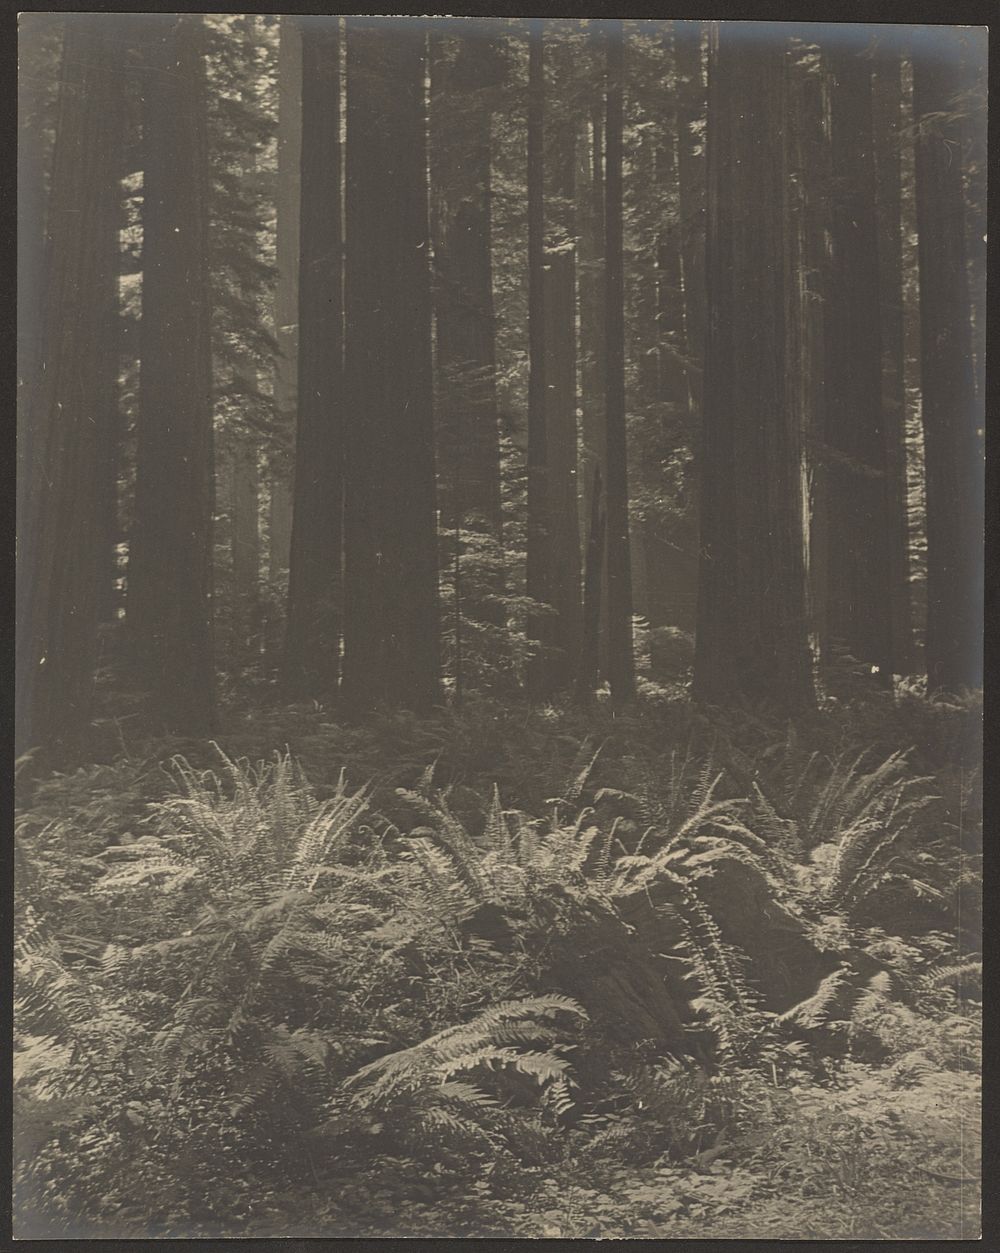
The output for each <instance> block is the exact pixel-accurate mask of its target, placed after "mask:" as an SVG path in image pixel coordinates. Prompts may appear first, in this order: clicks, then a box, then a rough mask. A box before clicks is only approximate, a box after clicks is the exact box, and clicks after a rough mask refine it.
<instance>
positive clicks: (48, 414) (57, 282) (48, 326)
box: [14, 14, 124, 754]
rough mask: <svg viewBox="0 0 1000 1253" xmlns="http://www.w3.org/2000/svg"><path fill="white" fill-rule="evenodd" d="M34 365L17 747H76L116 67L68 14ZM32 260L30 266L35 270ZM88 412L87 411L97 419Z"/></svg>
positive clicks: (95, 509) (83, 706)
mask: <svg viewBox="0 0 1000 1253" xmlns="http://www.w3.org/2000/svg"><path fill="white" fill-rule="evenodd" d="M63 20H64V21H65V35H64V40H63V52H62V68H61V72H60V85H59V103H58V113H57V119H56V138H55V150H54V153H53V158H52V174H51V187H50V198H49V210H48V214H47V224H48V225H47V244H46V251H47V254H48V255H47V265H46V266H45V268H44V271H43V274H44V277H43V275H37V276H36V277H38V278H39V279H40V280H41V281H42V282H43V292H44V295H43V299H42V302H41V308H40V310H39V315H40V316H39V321H38V324H37V325H36V326H35V327H32V326H31V323H30V322H29V324H28V326H27V327H25V328H24V329H25V332H29V331H32V332H33V333H35V334H36V335H37V337H38V341H37V344H35V345H29V352H28V354H27V355H28V360H29V361H30V362H31V363H32V365H33V367H34V369H33V373H32V377H30V378H29V379H25V381H24V388H25V389H26V390H27V395H26V396H25V404H24V408H23V421H22V422H21V423H20V426H21V430H20V432H19V435H20V438H21V453H22V456H23V462H22V467H23V468H22V480H23V481H22V484H21V489H22V494H21V500H20V502H19V504H20V508H19V510H18V512H19V518H18V521H19V532H18V547H17V569H16V597H17V623H16V626H17V639H16V656H15V682H16V699H15V736H14V739H15V752H17V753H22V752H24V751H25V750H27V749H28V748H32V747H42V748H45V749H49V750H53V751H54V752H55V753H57V754H58V753H60V752H66V751H72V750H73V749H74V748H75V747H76V746H78V744H79V740H80V737H81V735H82V733H83V732H84V731H85V729H86V727H87V725H88V722H89V719H90V711H91V698H92V689H93V680H94V660H95V643H96V628H97V620H98V600H99V598H98V580H99V576H100V574H101V573H102V571H103V569H104V567H103V564H102V560H101V558H102V545H103V543H105V542H106V540H107V533H106V529H105V527H104V526H102V524H101V523H102V516H103V510H104V502H102V501H101V499H100V494H101V490H102V489H104V490H107V484H106V481H105V479H104V478H103V477H102V475H101V473H100V471H101V465H102V456H103V454H104V451H105V448H104V445H105V439H106V434H107V432H106V431H105V430H104V426H105V423H106V421H107V419H108V416H109V415H108V406H113V404H114V400H115V398H114V395H113V394H112V393H109V389H108V363H109V360H110V358H111V357H112V356H113V346H112V342H113V334H114V314H115V306H114V300H113V283H111V282H110V281H109V271H110V270H113V269H114V268H115V267H114V261H113V259H112V257H111V256H110V255H109V252H110V244H109V239H108V238H107V236H108V234H109V232H110V231H111V230H112V228H113V227H114V225H115V222H116V218H115V215H114V212H113V206H114V204H115V202H116V193H117V188H118V180H119V174H120V163H119V154H120V147H119V143H120V135H121V126H122V117H123V111H122V94H121V93H122V82H123V77H124V75H123V63H122V61H121V48H120V45H119V44H118V43H117V41H116V40H115V39H114V38H113V31H112V28H111V24H110V23H109V22H108V19H107V18H106V17H103V16H99V15H95V14H67V15H66V16H65V18H64V19H63ZM37 261H38V258H36V259H35V262H34V264H37ZM95 415H98V416H95Z"/></svg>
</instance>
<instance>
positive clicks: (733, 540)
mask: <svg viewBox="0 0 1000 1253" xmlns="http://www.w3.org/2000/svg"><path fill="white" fill-rule="evenodd" d="M773 33H774V34H777V30H775V31H774V32H773ZM710 47H711V53H710V77H709V92H710V97H709V113H708V117H709V131H708V163H709V166H708V213H709V216H708V240H707V247H708V252H707V276H708V300H709V309H710V311H711V319H710V322H709V328H708V341H707V345H706V352H707V356H706V374H705V414H704V431H703V450H702V483H701V510H702V514H701V522H702V524H701V544H702V549H701V567H700V572H699V594H698V625H697V636H696V647H695V675H694V688H695V693H696V695H697V697H698V699H700V700H704V701H710V702H713V703H723V702H725V701H726V700H727V699H730V698H733V697H737V696H740V695H746V696H750V697H752V698H755V699H766V700H772V701H776V702H778V703H780V704H782V705H784V706H785V707H787V708H795V707H802V706H808V705H810V704H811V703H812V701H813V699H814V696H813V686H812V666H811V659H810V655H809V648H808V642H807V638H806V601H805V570H804V556H803V520H802V492H801V464H802V459H801V447H800V430H799V415H798V413H797V411H796V407H795V405H794V398H793V397H790V396H789V394H788V390H787V364H788V363H787V356H786V352H787V348H786V326H785V319H786V309H785V301H786V274H785V271H786V255H785V250H786V240H785V234H786V231H785V216H786V204H785V168H784V167H785V162H784V152H783V141H782V131H783V128H784V126H785V125H786V122H787V114H786V109H785V73H786V49H785V46H784V42H783V41H782V40H781V39H780V38H773V37H772V38H770V39H761V40H759V41H756V40H755V41H754V42H752V43H751V42H749V41H747V40H746V39H745V38H741V37H740V34H739V33H738V32H733V31H732V30H731V29H730V28H729V26H728V24H726V23H723V24H721V27H720V26H719V25H713V28H712V31H711V45H710Z"/></svg>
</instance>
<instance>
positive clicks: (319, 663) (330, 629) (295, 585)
mask: <svg viewBox="0 0 1000 1253" xmlns="http://www.w3.org/2000/svg"><path fill="white" fill-rule="evenodd" d="M300 22H301V41H302V138H301V176H300V187H301V193H300V197H301V198H300V207H301V217H300V227H299V283H298V287H299V318H298V323H299V335H298V388H297V396H298V420H297V425H296V434H295V477H294V489H293V505H292V535H291V549H290V555H289V569H288V624H287V631H286V636H285V659H284V685H285V690H286V692H287V693H288V694H289V695H290V696H293V697H296V698H312V699H320V700H322V699H326V700H329V699H331V698H332V697H333V696H334V695H335V694H336V690H337V677H338V673H339V669H340V643H339V641H340V629H341V599H342V577H341V569H342V565H341V561H342V559H341V547H342V533H343V532H342V513H343V498H344V497H343V493H344V487H343V481H344V464H343V462H344V421H345V402H344V381H343V342H344V332H343V308H344V306H343V260H342V257H343V229H342V223H341V155H340V90H341V87H340V19H339V18H336V17H320V18H302V19H300Z"/></svg>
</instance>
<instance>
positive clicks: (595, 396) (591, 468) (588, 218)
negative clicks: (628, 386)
mask: <svg viewBox="0 0 1000 1253" xmlns="http://www.w3.org/2000/svg"><path fill="white" fill-rule="evenodd" d="M600 53H601V46H600V39H599V36H598V34H597V32H595V34H594V36H593V55H594V60H595V67H596V66H599V68H600V71H601V72H600V75H599V76H598V77H599V81H603V60H602V59H601V57H600ZM595 76H596V68H595ZM577 151H578V162H579V163H578V168H577V176H576V192H577V208H576V219H577V225H578V236H579V243H578V248H577V274H578V285H579V309H580V413H581V421H580V458H579V469H578V474H579V476H580V482H581V483H582V486H583V490H582V492H581V493H580V529H581V531H586V529H587V527H588V526H589V523H590V518H591V516H592V512H593V511H592V502H591V498H590V492H591V489H592V485H593V482H594V472H595V468H596V466H597V465H598V464H599V463H600V461H601V459H602V458H603V456H604V442H605V440H604V118H603V111H602V109H601V107H600V105H597V104H595V105H594V106H593V107H592V109H591V115H590V120H589V122H588V123H587V125H586V126H584V127H583V133H582V136H581V137H580V140H579V142H578V147H577ZM602 561H603V557H602Z"/></svg>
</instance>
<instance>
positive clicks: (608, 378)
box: [604, 21, 635, 704]
mask: <svg viewBox="0 0 1000 1253" xmlns="http://www.w3.org/2000/svg"><path fill="white" fill-rule="evenodd" d="M605 38H606V41H607V42H606V57H607V61H606V65H607V96H606V108H607V114H606V134H607V141H606V142H607V149H606V167H605V186H604V191H605V210H604V223H605V283H606V288H605V291H606V313H605V317H606V332H607V344H606V357H605V360H606V365H605V386H606V391H605V415H606V441H607V442H606V451H605V466H606V470H607V477H608V483H607V518H608V521H607V569H608V682H609V684H610V687H611V696H612V700H614V702H615V703H616V704H623V703H626V702H628V701H629V700H631V699H632V698H633V696H634V695H635V661H634V658H633V654H632V576H631V568H630V558H629V527H628V452H627V444H626V432H625V273H624V260H623V252H622V80H623V68H624V55H625V46H624V32H623V30H622V24H621V22H620V21H614V22H611V23H609V24H608V25H607V26H606V35H605Z"/></svg>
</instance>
